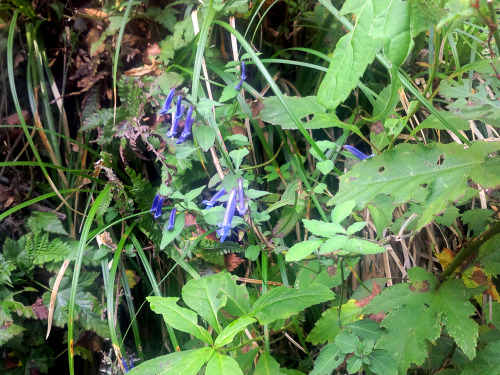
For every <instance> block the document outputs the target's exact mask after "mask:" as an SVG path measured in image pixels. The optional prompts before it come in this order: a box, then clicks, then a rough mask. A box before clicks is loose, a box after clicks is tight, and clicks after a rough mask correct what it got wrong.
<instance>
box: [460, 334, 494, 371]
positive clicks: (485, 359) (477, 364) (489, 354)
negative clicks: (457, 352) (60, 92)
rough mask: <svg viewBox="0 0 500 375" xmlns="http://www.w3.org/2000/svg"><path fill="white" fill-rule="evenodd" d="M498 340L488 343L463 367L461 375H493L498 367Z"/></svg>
mask: <svg viewBox="0 0 500 375" xmlns="http://www.w3.org/2000/svg"><path fill="white" fill-rule="evenodd" d="M499 351H500V341H498V340H496V341H493V342H490V343H488V345H486V347H485V348H483V349H482V350H480V351H479V352H478V353H477V356H476V358H474V360H473V361H472V362H470V363H468V364H467V365H465V367H464V368H463V370H462V372H461V375H495V374H497V373H498V369H499V367H500V356H499V355H498V353H499Z"/></svg>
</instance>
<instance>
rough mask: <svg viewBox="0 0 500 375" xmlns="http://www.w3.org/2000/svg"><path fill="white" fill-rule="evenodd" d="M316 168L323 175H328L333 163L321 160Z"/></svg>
mask: <svg viewBox="0 0 500 375" xmlns="http://www.w3.org/2000/svg"><path fill="white" fill-rule="evenodd" d="M316 167H317V168H318V169H319V171H320V172H321V173H323V174H328V173H330V172H331V171H332V170H333V161H331V160H323V161H319V162H317V163H316Z"/></svg>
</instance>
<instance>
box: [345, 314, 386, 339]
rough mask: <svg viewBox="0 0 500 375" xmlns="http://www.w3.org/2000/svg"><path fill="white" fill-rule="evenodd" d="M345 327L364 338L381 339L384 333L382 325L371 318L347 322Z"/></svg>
mask: <svg viewBox="0 0 500 375" xmlns="http://www.w3.org/2000/svg"><path fill="white" fill-rule="evenodd" d="M345 328H346V329H348V330H351V331H352V332H353V333H355V334H356V335H358V336H359V337H361V338H362V339H371V340H373V341H377V340H378V339H380V337H382V333H383V331H382V328H380V325H379V324H378V323H377V322H375V321H373V320H371V319H362V320H356V321H355V322H352V323H348V324H346V325H345Z"/></svg>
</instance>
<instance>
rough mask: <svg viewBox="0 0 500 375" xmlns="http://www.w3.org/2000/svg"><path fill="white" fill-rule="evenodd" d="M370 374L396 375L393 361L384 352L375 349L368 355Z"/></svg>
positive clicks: (396, 369) (396, 370) (396, 371)
mask: <svg viewBox="0 0 500 375" xmlns="http://www.w3.org/2000/svg"><path fill="white" fill-rule="evenodd" d="M368 358H369V359H370V365H369V366H367V367H368V368H369V369H370V371H371V372H373V373H375V374H379V375H398V368H397V367H396V363H395V362H394V359H393V358H392V357H391V355H390V354H389V353H387V352H386V351H385V350H380V349H375V350H373V351H372V352H371V353H370V354H369V355H368Z"/></svg>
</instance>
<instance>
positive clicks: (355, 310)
mask: <svg viewBox="0 0 500 375" xmlns="http://www.w3.org/2000/svg"><path fill="white" fill-rule="evenodd" d="M360 314H361V309H360V308H359V307H357V306H356V301H354V300H350V301H349V302H347V303H344V304H343V305H342V309H341V310H340V322H341V325H339V312H338V307H337V306H334V307H332V308H330V309H328V310H326V311H325V312H323V314H322V315H321V318H320V319H319V320H318V321H317V322H316V324H315V326H314V328H313V329H312V330H311V332H310V333H309V335H308V336H307V338H306V341H309V342H310V343H312V344H314V345H318V344H322V343H325V342H327V341H330V342H332V341H334V340H335V337H337V335H338V334H339V333H340V330H341V326H342V327H343V326H345V325H346V324H347V323H351V322H354V321H356V320H358V315H360Z"/></svg>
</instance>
